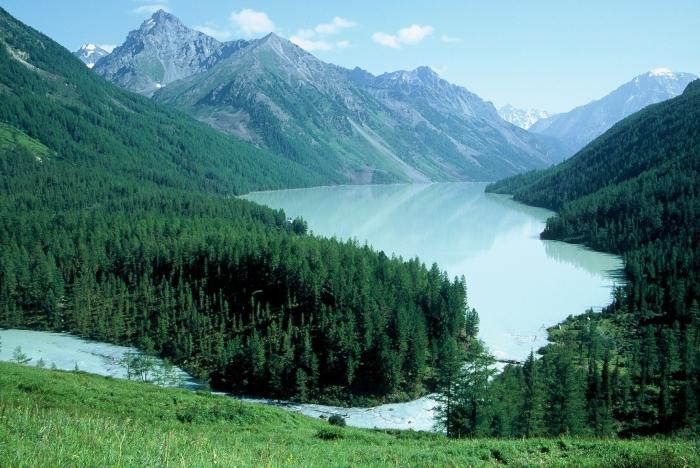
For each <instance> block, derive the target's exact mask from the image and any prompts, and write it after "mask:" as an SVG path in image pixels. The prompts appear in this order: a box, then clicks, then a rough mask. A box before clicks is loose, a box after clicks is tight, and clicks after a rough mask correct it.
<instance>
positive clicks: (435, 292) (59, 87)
mask: <svg viewBox="0 0 700 468" xmlns="http://www.w3.org/2000/svg"><path fill="white" fill-rule="evenodd" d="M0 100H1V101H0V102H2V105H1V106H0V174H2V178H1V180H2V183H0V213H2V216H0V245H1V246H2V248H1V249H0V328H8V327H14V328H33V329H43V330H51V331H62V332H70V333H73V334H76V335H79V336H83V337H86V338H92V339H99V340H103V341H108V342H111V343H117V344H128V345H131V346H138V347H143V348H146V349H148V350H150V351H153V352H155V353H158V354H159V355H161V356H163V357H168V359H170V360H172V361H174V362H176V363H177V364H178V365H181V366H183V367H184V368H186V369H187V370H188V372H190V373H192V374H193V375H197V376H198V377H200V378H205V379H206V380H207V381H210V382H211V384H212V385H213V386H214V387H218V388H221V389H222V390H228V391H231V390H236V391H239V392H240V393H243V394H258V395H263V396H276V397H281V398H294V399H297V400H300V401H302V400H311V399H321V398H324V399H326V400H332V401H335V402H339V401H345V402H348V403H350V402H352V401H355V402H358V401H363V402H365V403H372V402H376V401H381V400H383V399H384V398H388V397H392V398H396V397H397V396H400V397H401V396H403V397H404V398H410V397H412V396H414V395H415V396H418V395H420V394H424V393H426V392H428V391H431V390H432V388H433V387H434V378H433V377H432V376H434V375H435V374H436V371H437V370H436V369H435V367H436V366H435V364H434V363H435V362H436V361H433V360H429V359H427V357H426V356H427V354H426V353H427V350H430V349H433V350H434V349H438V348H439V346H440V344H441V343H443V342H445V341H451V342H452V341H455V342H456V340H458V339H461V338H462V337H463V335H464V330H465V329H466V316H467V315H466V310H465V307H466V286H465V283H464V279H454V280H451V279H449V277H448V276H447V274H446V273H445V274H443V273H441V272H440V271H439V270H438V268H437V267H436V266H435V267H434V268H432V270H428V269H427V268H426V267H425V265H424V264H423V263H421V262H420V261H418V260H417V259H414V260H411V261H410V262H406V261H403V260H401V259H400V258H394V257H391V258H390V257H387V256H386V255H385V254H384V253H383V252H377V251H375V250H373V249H372V248H371V247H369V246H366V245H365V246H360V245H358V244H357V243H356V242H350V241H348V242H344V241H340V240H338V239H323V238H320V237H316V236H313V235H309V234H308V233H307V227H306V223H305V222H304V221H303V220H301V219H295V220H292V221H291V222H290V221H288V220H287V218H286V217H285V214H284V212H282V211H281V210H272V209H270V208H267V207H263V206H260V205H256V204H254V203H252V202H249V201H246V200H243V199H241V198H238V197H236V196H235V195H238V194H241V193H243V192H248V191H252V190H266V189H279V188H294V187H304V186H309V185H321V184H324V183H328V182H329V181H328V179H327V178H324V177H320V176H319V175H318V173H316V172H314V171H311V170H309V169H305V168H303V167H301V166H300V165H299V164H297V163H295V162H293V161H290V160H288V159H284V158H282V157H280V156H277V155H275V154H272V153H269V152H267V151H264V150H262V149H259V148H255V147H254V146H252V145H250V144H248V143H244V142H241V141H238V140H236V139H235V138H233V137H231V136H229V135H224V134H223V133H221V132H217V131H215V130H214V129H212V128H210V127H208V126H207V125H205V124H203V123H201V122H197V121H195V120H194V119H192V118H191V117H189V116H187V115H185V114H183V113H181V112H179V111H177V110H174V109H169V108H166V107H164V106H161V105H159V104H158V103H156V102H154V101H153V100H150V99H148V98H146V97H144V96H140V95H137V94H134V93H130V92H127V91H125V90H122V89H120V88H118V87H116V86H114V85H112V84H110V83H109V82H107V81H105V80H103V79H102V78H100V77H99V76H97V75H96V74H94V73H92V72H91V71H90V70H88V69H87V68H86V67H85V66H84V65H83V64H82V63H81V62H80V61H79V60H77V59H76V58H75V57H74V56H73V55H72V54H71V53H70V52H68V51H67V50H65V49H64V48H62V47H61V46H60V45H58V44H57V43H55V42H54V41H52V40H51V39H49V38H48V37H46V36H44V35H42V34H40V33H39V32H37V31H35V30H33V29H31V28H29V27H27V26H25V25H24V24H22V23H20V22H19V21H17V20H16V19H14V18H12V17H11V16H10V15H9V14H7V13H6V12H5V11H4V10H3V9H1V8H0ZM426 298H435V299H434V300H432V299H426ZM424 389H425V390H424ZM356 398H358V399H359V400H358V399H356ZM0 432H1V431H0ZM2 452H3V451H2V450H0V457H2ZM0 464H2V463H0Z"/></svg>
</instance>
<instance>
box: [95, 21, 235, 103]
mask: <svg viewBox="0 0 700 468" xmlns="http://www.w3.org/2000/svg"><path fill="white" fill-rule="evenodd" d="M245 44H246V41H236V42H231V43H221V42H219V41H217V40H216V39H214V38H212V37H209V36H207V35H206V34H202V33H200V32H198V31H194V30H192V29H190V28H188V27H186V26H185V25H184V24H182V23H181V22H180V20H178V19H177V18H176V17H175V16H173V15H171V14H170V13H166V12H165V11H163V10H160V11H158V12H156V13H155V14H154V15H153V16H152V17H151V18H149V19H148V20H146V21H144V22H143V24H141V27H140V28H139V29H137V30H135V31H132V32H131V33H129V35H128V36H127V38H126V41H125V42H124V44H122V45H121V46H120V47H117V48H116V49H115V50H114V51H113V52H112V53H111V54H110V55H109V56H108V57H106V58H105V59H104V60H101V61H100V63H99V64H98V65H96V66H95V68H94V70H95V72H96V73H97V74H99V75H101V76H103V77H104V78H106V79H108V80H109V81H111V82H113V83H115V84H117V85H119V86H121V87H123V88H126V89H129V90H131V91H134V92H137V93H139V94H144V95H146V96H150V95H152V94H153V93H154V92H155V91H157V90H158V89H160V88H162V87H163V86H166V85H168V84H169V83H172V82H173V81H176V80H179V79H182V78H186V77H188V76H191V75H194V74H196V73H201V72H203V71H205V70H208V69H209V68H210V67H212V66H213V65H215V64H216V63H217V62H218V61H220V60H221V59H223V58H225V57H227V56H229V55H231V54H232V53H233V52H235V51H236V50H238V49H239V48H240V47H242V46H244V45H245Z"/></svg>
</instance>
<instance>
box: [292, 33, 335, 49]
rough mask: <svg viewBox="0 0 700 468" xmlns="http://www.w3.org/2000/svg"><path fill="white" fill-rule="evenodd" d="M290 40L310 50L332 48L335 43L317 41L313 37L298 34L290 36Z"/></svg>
mask: <svg viewBox="0 0 700 468" xmlns="http://www.w3.org/2000/svg"><path fill="white" fill-rule="evenodd" d="M289 40H290V41H292V43H294V44H296V45H298V46H299V47H301V48H302V49H304V50H306V51H308V52H314V51H316V50H331V49H332V48H333V45H334V44H331V43H330V42H326V41H323V40H320V41H315V40H313V39H307V38H304V37H300V36H298V35H294V36H292V37H290V38H289Z"/></svg>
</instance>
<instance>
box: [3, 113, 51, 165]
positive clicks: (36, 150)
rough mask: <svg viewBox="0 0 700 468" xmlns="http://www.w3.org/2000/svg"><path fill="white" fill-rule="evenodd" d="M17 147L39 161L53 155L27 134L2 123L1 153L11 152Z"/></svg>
mask: <svg viewBox="0 0 700 468" xmlns="http://www.w3.org/2000/svg"><path fill="white" fill-rule="evenodd" d="M16 147H21V148H24V149H25V150H27V151H29V152H30V153H31V154H33V155H34V156H35V157H36V158H37V159H38V160H41V159H42V158H44V157H46V156H50V155H51V150H50V149H49V148H47V147H46V146H44V144H42V143H41V142H39V141H37V140H35V139H33V138H31V137H30V136H28V135H27V134H26V133H24V132H21V131H19V130H18V129H16V128H14V127H12V126H10V125H7V124H5V123H3V122H0V151H9V150H11V149H14V148H16Z"/></svg>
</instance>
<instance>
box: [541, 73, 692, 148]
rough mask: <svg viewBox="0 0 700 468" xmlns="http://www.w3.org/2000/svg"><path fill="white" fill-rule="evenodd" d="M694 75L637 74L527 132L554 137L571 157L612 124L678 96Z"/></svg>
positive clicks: (542, 120)
mask: <svg viewBox="0 0 700 468" xmlns="http://www.w3.org/2000/svg"><path fill="white" fill-rule="evenodd" d="M695 79H697V76H695V75H693V74H691V73H684V72H672V71H671V70H669V69H667V68H656V69H653V70H651V71H649V72H646V73H642V74H640V75H637V76H636V77H634V78H633V79H632V80H630V81H628V82H627V83H624V84H622V85H620V86H619V87H617V88H616V89H615V90H613V91H612V92H610V93H608V94H607V95H605V96H603V97H602V98H600V99H597V100H594V101H591V102H589V103H588V104H583V105H581V106H577V107H575V108H574V109H572V110H571V111H569V112H564V113H561V114H555V115H552V116H551V117H549V118H545V119H541V120H539V121H537V122H536V123H535V124H534V125H533V126H532V127H531V128H530V131H532V132H534V133H538V134H541V135H547V136H550V137H554V138H557V139H558V140H560V141H562V142H563V143H564V144H566V145H567V147H568V152H569V154H574V153H575V152H576V151H578V150H579V149H581V148H583V147H584V146H585V145H586V144H587V143H589V142H591V141H592V140H593V139H595V138H596V137H597V136H599V135H601V134H603V132H605V131H606V130H608V129H609V128H611V127H612V126H613V125H614V124H615V123H617V122H619V121H620V120H622V119H624V118H625V117H627V116H629V115H631V114H633V113H635V112H637V111H639V110H641V109H643V108H644V107H646V106H648V105H650V104H655V103H658V102H662V101H665V100H667V99H669V98H672V97H675V96H678V95H680V94H681V93H682V92H683V90H684V89H685V87H686V86H687V85H688V84H689V83H690V82H691V81H693V80H695Z"/></svg>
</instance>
